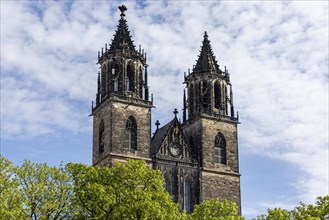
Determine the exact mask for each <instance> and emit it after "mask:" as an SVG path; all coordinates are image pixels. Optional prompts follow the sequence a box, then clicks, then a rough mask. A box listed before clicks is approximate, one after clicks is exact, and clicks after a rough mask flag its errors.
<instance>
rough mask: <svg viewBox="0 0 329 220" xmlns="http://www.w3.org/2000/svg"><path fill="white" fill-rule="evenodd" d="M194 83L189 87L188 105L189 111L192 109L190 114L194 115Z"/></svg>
mask: <svg viewBox="0 0 329 220" xmlns="http://www.w3.org/2000/svg"><path fill="white" fill-rule="evenodd" d="M193 89H194V88H193V84H191V85H190V88H189V94H188V101H189V102H188V107H189V111H190V116H191V117H192V115H193V113H194V96H193V92H194V90H193Z"/></svg>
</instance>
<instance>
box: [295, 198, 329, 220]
mask: <svg viewBox="0 0 329 220" xmlns="http://www.w3.org/2000/svg"><path fill="white" fill-rule="evenodd" d="M291 213H292V216H293V219H294V220H322V219H324V216H325V215H326V214H329V195H327V196H323V197H321V196H320V197H318V198H317V200H316V202H315V205H312V204H310V205H306V204H304V203H302V202H301V203H300V205H299V206H298V207H296V208H295V209H294V210H292V211H291Z"/></svg>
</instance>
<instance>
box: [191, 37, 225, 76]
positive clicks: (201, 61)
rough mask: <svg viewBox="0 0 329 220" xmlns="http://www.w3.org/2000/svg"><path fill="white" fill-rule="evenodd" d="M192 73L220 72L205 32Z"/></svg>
mask: <svg viewBox="0 0 329 220" xmlns="http://www.w3.org/2000/svg"><path fill="white" fill-rule="evenodd" d="M193 72H217V73H219V72H220V69H219V65H218V63H217V61H216V58H215V56H214V53H213V51H212V48H211V45H210V41H209V39H208V34H207V31H205V33H204V37H203V42H202V47H201V51H200V55H199V57H198V60H197V63H196V65H195V67H194V69H193Z"/></svg>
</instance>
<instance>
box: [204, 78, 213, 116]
mask: <svg viewBox="0 0 329 220" xmlns="http://www.w3.org/2000/svg"><path fill="white" fill-rule="evenodd" d="M210 93H211V91H210V83H209V82H207V81H203V82H202V108H203V110H204V111H208V110H209V107H210V99H211V94H210Z"/></svg>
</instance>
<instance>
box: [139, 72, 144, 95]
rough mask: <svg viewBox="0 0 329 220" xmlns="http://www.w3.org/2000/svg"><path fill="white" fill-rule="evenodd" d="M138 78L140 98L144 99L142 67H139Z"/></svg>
mask: <svg viewBox="0 0 329 220" xmlns="http://www.w3.org/2000/svg"><path fill="white" fill-rule="evenodd" d="M138 74H139V75H138V78H139V98H141V99H142V98H143V85H144V82H143V70H142V67H141V66H140V67H139V72H138Z"/></svg>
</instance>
